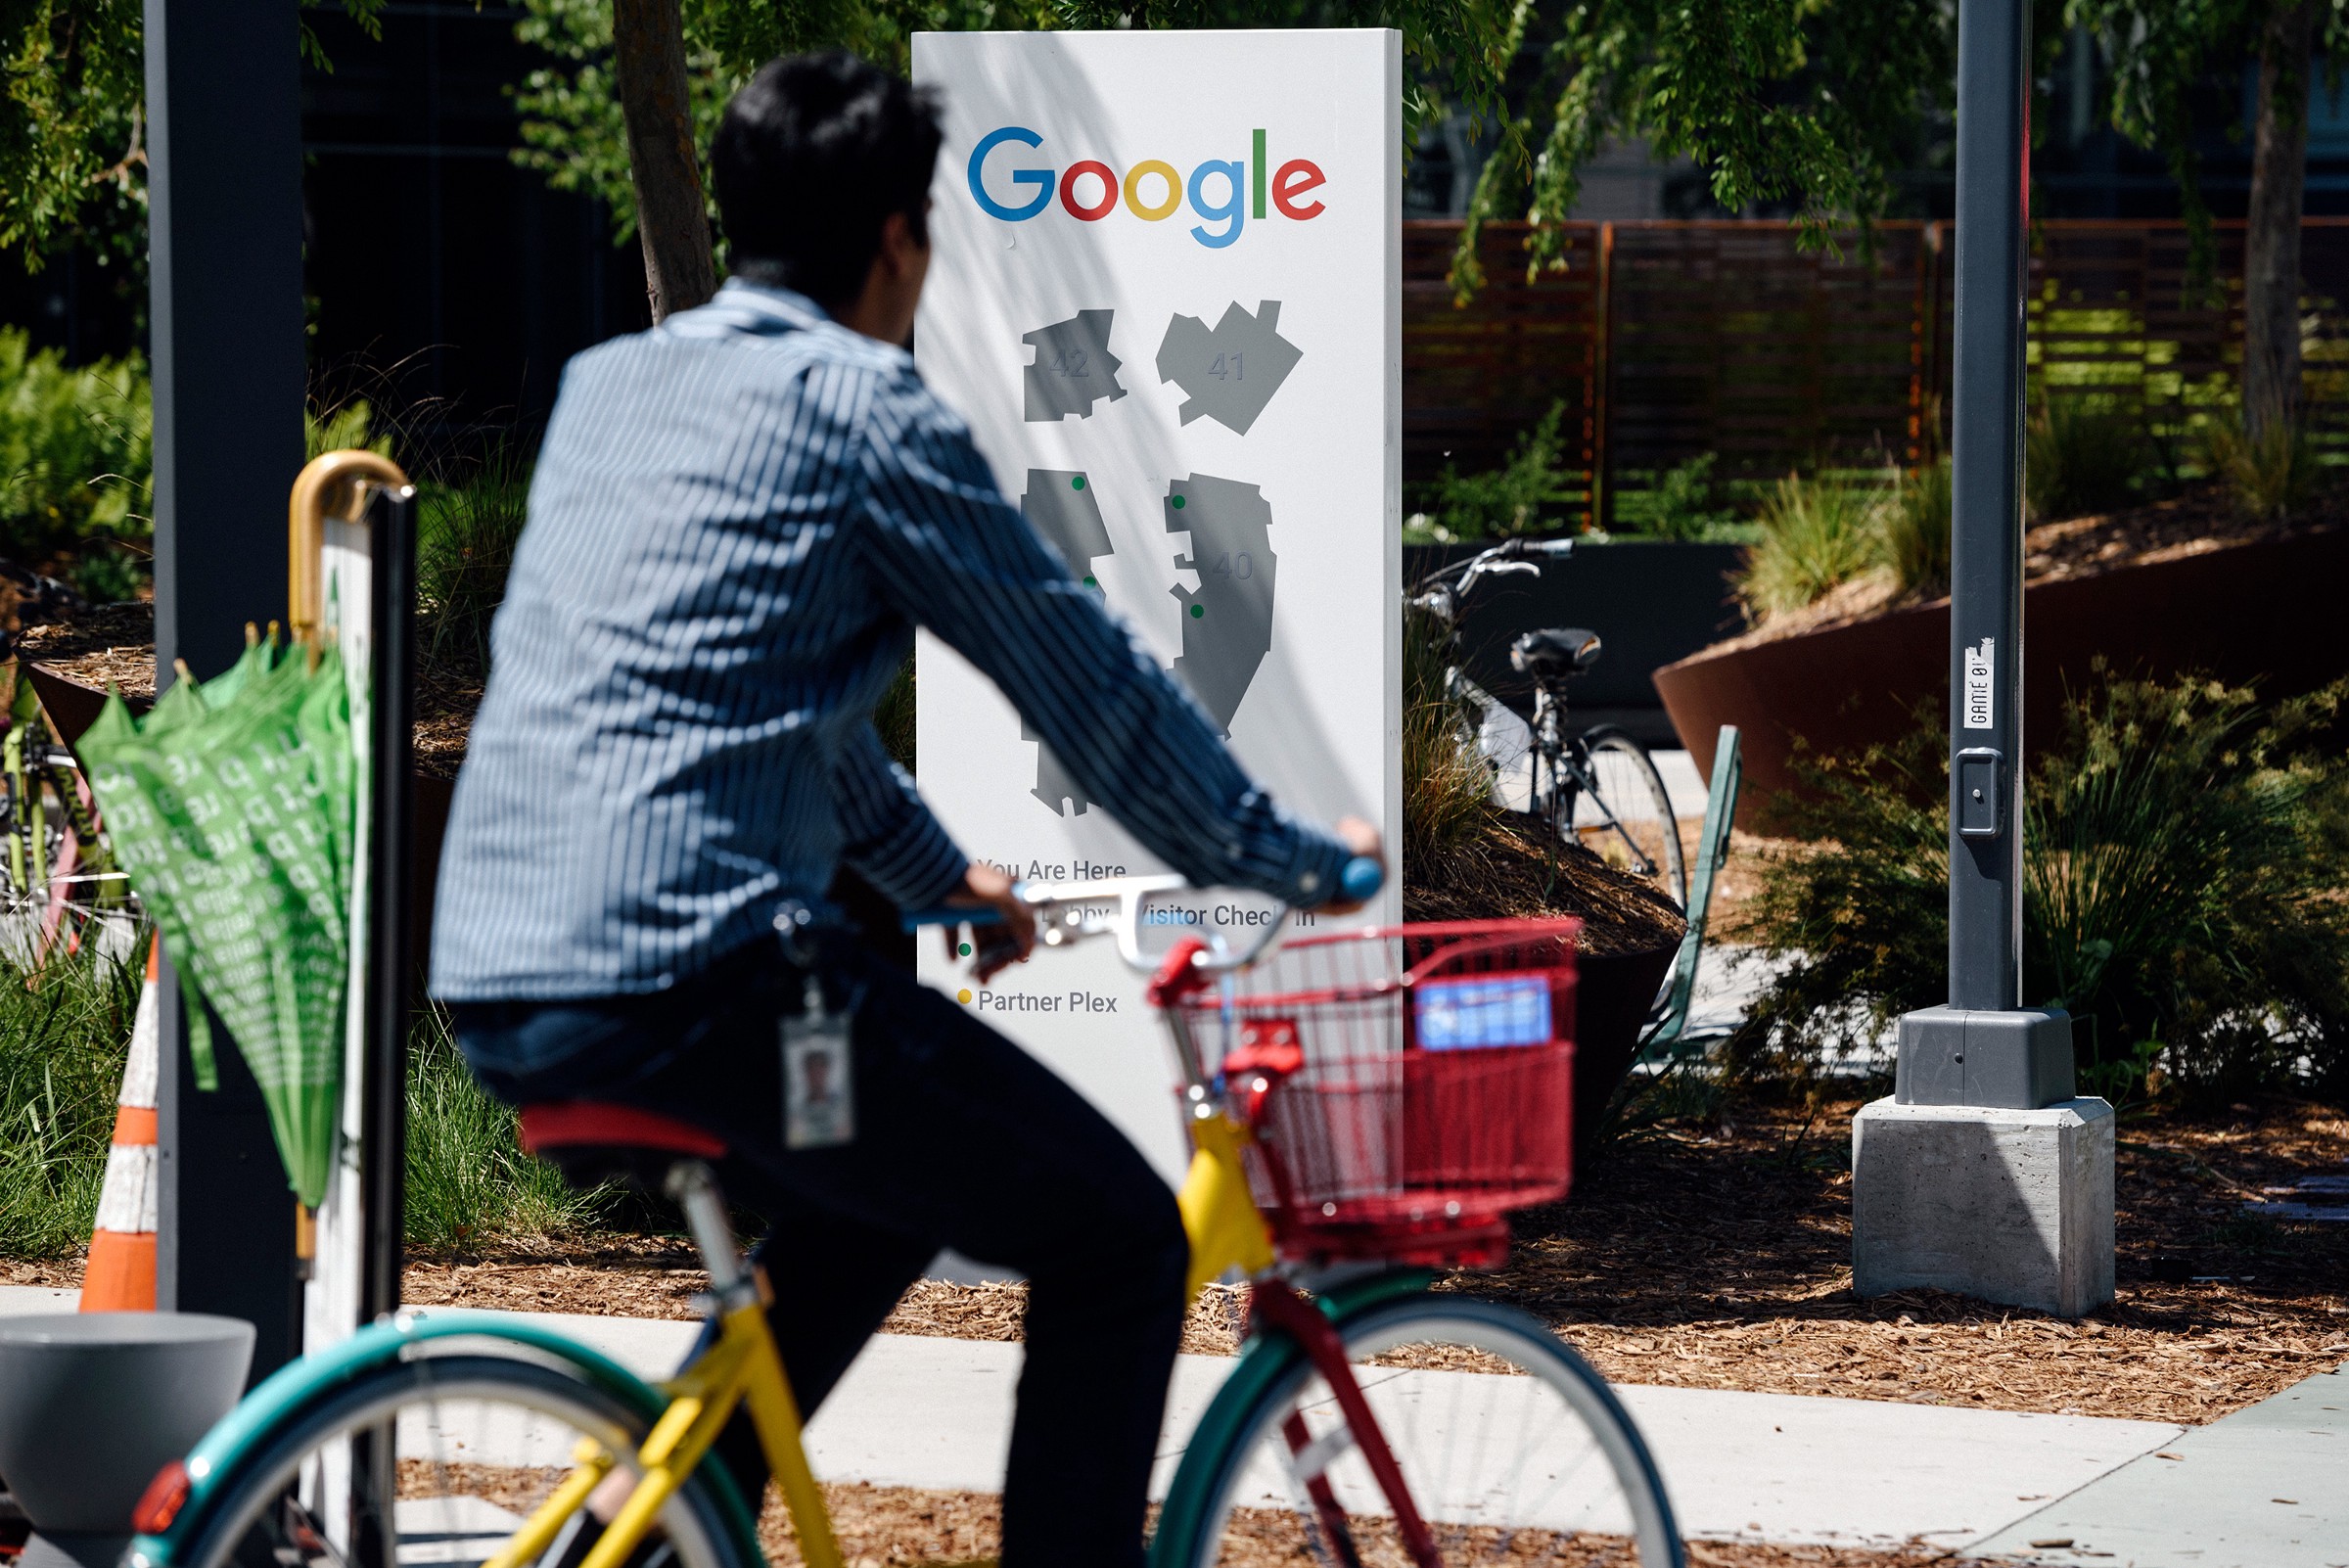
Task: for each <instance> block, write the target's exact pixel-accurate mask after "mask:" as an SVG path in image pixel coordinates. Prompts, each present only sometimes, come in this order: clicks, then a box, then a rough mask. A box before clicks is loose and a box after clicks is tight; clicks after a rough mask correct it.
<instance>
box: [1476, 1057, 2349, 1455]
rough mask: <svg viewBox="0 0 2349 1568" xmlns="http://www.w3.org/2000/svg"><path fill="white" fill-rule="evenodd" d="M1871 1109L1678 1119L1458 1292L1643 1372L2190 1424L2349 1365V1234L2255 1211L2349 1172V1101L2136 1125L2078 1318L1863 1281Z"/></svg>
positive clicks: (1687, 1381) (1674, 1380)
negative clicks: (1858, 1118)
mask: <svg viewBox="0 0 2349 1568" xmlns="http://www.w3.org/2000/svg"><path fill="white" fill-rule="evenodd" d="M1859 1104H1860V1102H1859V1100H1857V1099H1856V1098H1855V1099H1851V1100H1842V1101H1828V1102H1822V1103H1819V1104H1818V1105H1817V1106H1816V1107H1815V1108H1805V1107H1770V1108H1750V1107H1749V1108H1746V1109H1744V1110H1741V1111H1739V1112H1737V1113H1734V1114H1733V1115H1732V1116H1731V1117H1730V1119H1729V1120H1728V1121H1727V1122H1722V1121H1715V1122H1711V1123H1709V1124H1681V1125H1676V1126H1668V1127H1665V1128H1662V1129H1660V1130H1657V1131H1656V1132H1655V1133H1654V1134H1653V1135H1651V1136H1649V1137H1646V1138H1644V1139H1642V1140H1640V1141H1637V1142H1635V1143H1631V1144H1629V1145H1627V1146H1625V1147H1622V1148H1620V1149H1618V1150H1615V1151H1611V1155H1610V1157H1609V1158H1608V1159H1606V1160H1605V1161H1604V1162H1603V1163H1602V1164H1601V1166H1600V1167H1599V1169H1598V1171H1597V1173H1596V1174H1595V1175H1594V1176H1591V1177H1590V1178H1589V1180H1587V1181H1586V1182H1585V1183H1584V1184H1583V1185H1582V1187H1581V1188H1579V1189H1578V1190H1577V1192H1576V1193H1575V1195H1574V1197H1573V1199H1572V1200H1571V1201H1570V1202H1568V1203H1566V1204H1564V1205H1561V1206H1559V1207H1558V1208H1556V1209H1553V1210H1550V1211H1546V1212H1543V1213H1540V1214H1536V1215H1531V1216H1527V1217H1525V1219H1524V1220H1523V1221H1521V1222H1520V1226H1519V1241H1518V1245H1517V1248H1516V1253H1515V1256H1514V1257H1513V1259H1512V1260H1511V1263H1510V1266H1509V1268H1507V1269H1505V1270H1503V1271H1502V1272H1500V1273H1497V1274H1492V1275H1484V1276H1463V1277H1460V1278H1458V1279H1456V1280H1454V1281H1452V1282H1451V1286H1450V1288H1452V1289H1458V1290H1464V1291H1467V1292H1470V1293H1472V1294H1475V1295H1478V1296H1483V1297H1487V1298H1491V1299H1495V1300H1500V1301H1507V1302H1512V1303H1514V1304H1516V1305H1518V1306H1521V1307H1524V1308H1526V1309H1528V1310H1529V1311H1532V1312H1534V1313H1535V1314H1538V1315H1540V1316H1543V1317H1544V1318H1546V1319H1548V1320H1549V1321H1550V1322H1551V1323H1553V1324H1555V1325H1556V1326H1557V1327H1558V1329H1559V1331H1560V1332H1561V1333H1562V1334H1563V1335H1564V1337H1565V1338H1567V1339H1568V1340H1569V1341H1571V1342H1572V1343H1573V1344H1574V1345H1576V1347H1577V1348H1579V1349H1581V1350H1582V1351H1583V1352H1584V1353H1585V1354H1586V1355H1588V1356H1589V1358H1590V1360H1592V1362H1593V1363H1594V1364H1595V1365H1596V1366H1597V1367H1598V1368H1599V1370H1600V1371H1602V1372H1604V1373H1605V1374H1606V1375H1607V1376H1608V1377H1610V1378H1614V1379H1618V1380H1621V1381H1624V1382H1630V1383H1654V1384H1669V1385H1678V1386H1681V1387H1693V1388H1735V1389H1746V1390H1755V1391H1763V1392H1770V1393H1782V1394H1835V1395H1842V1396H1846V1397H1860V1398H1867V1399H1878V1400H1894V1401H1905V1402H1911V1403H1921V1404H1951V1405H1967V1406H1975V1407H1985V1408H1996V1409H2009V1410H2034V1411H2042V1412H2055V1413H2063V1414H2082V1415H2108V1416H2130V1417H2137V1418H2142V1419H2151V1420H2174V1421H2179V1422H2183V1423H2189V1424H2191V1423H2199V1422H2204V1421H2210V1420H2215V1419H2217V1418H2218V1417H2219V1416H2222V1415H2225V1414H2228V1413H2230V1412H2231V1411H2234V1410H2236V1409H2240V1408H2242V1407H2245V1406H2247V1405H2251V1404H2254V1403H2256V1402H2258V1401H2259V1400H2262V1399H2265V1398H2267V1397H2268V1396H2270V1395H2272V1394H2275V1393H2277V1392H2279V1391H2280V1390H2281V1389H2284V1388H2286V1387H2288V1386H2290V1385H2291V1384H2293V1383H2295V1382H2298V1381H2299V1380H2300V1379H2302V1378H2304V1377H2307V1376H2309V1375H2311V1374H2312V1373H2315V1372H2319V1371H2324V1370H2327V1369H2329V1368H2330V1367H2332V1366H2334V1365H2336V1364H2338V1363H2340V1362H2341V1361H2342V1360H2345V1359H2349V1224H2337V1223H2286V1222H2276V1221H2272V1220H2268V1219H2264V1218H2261V1217H2259V1216H2258V1215H2256V1214H2255V1213H2247V1212H2246V1211H2245V1207H2244V1205H2245V1202H2246V1200H2249V1199H2256V1198H2258V1197H2259V1196H2260V1192H2259V1189H2260V1188H2261V1187H2263V1186H2267V1185H2277V1184H2285V1179H2286V1178H2287V1177H2290V1176H2298V1175H2301V1174H2304V1173H2307V1172H2311V1171H2318V1170H2331V1171H2342V1170H2345V1169H2349V1167H2345V1166H2344V1164H2343V1161H2344V1159H2345V1158H2349V1114H2345V1113H2344V1112H2342V1111H2341V1110H2340V1109H2338V1108H2333V1107H2326V1106H2322V1105H2315V1104H2310V1103H2307V1102H2295V1101H2287V1100H2271V1101H2261V1102H2259V1103H2257V1104H2251V1105H2244V1106H2240V1107H2237V1108H2235V1109H2234V1110H2232V1111H2229V1112H2227V1113H2225V1114H2224V1116H2223V1117H2221V1118H2220V1119H2217V1120H2208V1121H2194V1120H2189V1119H2188V1118H2186V1117H2184V1116H2182V1115H2179V1114H2176V1113H2172V1112H2166V1111H2164V1112H2156V1113H2152V1114H2145V1115H2138V1116H2132V1117H2130V1118H2128V1119H2126V1120H2124V1122H2123V1123H2122V1130H2121V1139H2120V1149H2119V1157H2118V1162H2117V1173H2116V1179H2117V1195H2118V1201H2119V1215H2118V1224H2117V1241H2118V1250H2119V1262H2118V1276H2119V1278H2118V1285H2119V1290H2118V1299H2117V1300H2116V1301H2115V1302H2114V1303H2113V1304H2112V1305H2111V1306H2109V1307H2107V1308H2104V1309H2102V1310H2101V1311H2099V1312H2097V1313H2096V1314H2092V1315H2090V1316H2089V1317H2087V1318H2084V1319H2081V1320H2079V1321H2077V1322H2070V1321H2066V1320H2063V1319H2060V1318H2055V1317H2050V1316H2047V1315H2045V1314H2037V1313H2030V1312H2021V1311H2008V1310H2005V1309H2001V1308H1996V1307H1990V1306H1986V1305H1984V1304H1983V1303H1980V1302H1976V1301H1970V1300H1967V1299H1965V1298H1962V1297H1957V1296H1950V1295H1945V1294H1942V1293H1939V1292H1932V1291H1914V1292H1902V1293H1899V1294H1897V1295H1892V1296H1884V1297H1879V1298H1877V1299H1875V1300H1872V1301H1861V1300H1859V1299H1858V1298H1856V1297H1855V1296H1854V1295H1853V1294H1852V1288H1851V1204H1850V1186H1851V1173H1850V1166H1849V1157H1850V1143H1849V1138H1850V1125H1851V1116H1852V1114H1853V1112H1854V1111H1856V1110H1857V1109H1858V1108H1859Z"/></svg>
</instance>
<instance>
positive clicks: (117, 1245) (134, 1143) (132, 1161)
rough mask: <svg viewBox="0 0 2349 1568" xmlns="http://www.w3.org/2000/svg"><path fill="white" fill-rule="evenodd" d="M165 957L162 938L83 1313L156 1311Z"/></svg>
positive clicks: (86, 1277)
mask: <svg viewBox="0 0 2349 1568" xmlns="http://www.w3.org/2000/svg"><path fill="white" fill-rule="evenodd" d="M160 969H161V939H160V938H158V939H157V940H156V941H155V942H154V943H151V944H149V945H148V948H147V984H146V985H144V986H142V987H141V988H140V989H139V1012H138V1017H137V1019H136V1020H135V1021H134V1022H133V1023H132V1024H131V1026H130V1061H129V1062H128V1064H126V1065H125V1066H124V1067H123V1069H122V1092H121V1094H120V1096H118V1097H117V1098H116V1099H115V1139H114V1146H113V1147H112V1148H110V1149H109V1150H108V1151H107V1155H106V1186H105V1187H104V1188H103V1189H102V1190H101V1191H100V1193H99V1195H98V1228H97V1231H96V1233H95V1234H93V1235H92V1236H91V1237H90V1261H89V1266H88V1267H87V1268H84V1269H83V1270H82V1275H81V1310H82V1311H83V1312H85V1313H151V1312H153V1311H155V1209H156V1188H155V1178H156V1171H155V1158H156V1149H155V1080H156V1073H157V1069H158V1067H159V1065H160V1060H159V1059H160V1057H161V1050H160V1049H159V1040H158V1035H159V1032H160V1029H161V1024H160V1021H159V1019H158V1017H157V1012H158V1008H159V1006H160V1005H161V1004H160V1003H159V1002H158V1001H157V999H156V989H155V983H156V979H157V975H158V972H159V971H160Z"/></svg>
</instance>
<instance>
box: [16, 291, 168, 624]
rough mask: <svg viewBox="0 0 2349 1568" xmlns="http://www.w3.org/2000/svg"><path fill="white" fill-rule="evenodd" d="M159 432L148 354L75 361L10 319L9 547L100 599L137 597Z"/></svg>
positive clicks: (144, 572)
mask: <svg viewBox="0 0 2349 1568" xmlns="http://www.w3.org/2000/svg"><path fill="white" fill-rule="evenodd" d="M154 434H155V416H154V410H153V406H152V404H151V401H150V392H149V389H148V382H147V367H146V364H145V362H144V361H142V360H140V359H138V358H137V357H135V356H134V357H132V358H129V359H121V360H99V361H97V362H96V363H94V364H89V365H84V366H82V367H80V368H79V369H68V368H67V367H66V364H65V361H64V358H63V357H62V356H61V355H60V354H59V353H58V352H57V351H56V350H55V349H43V350H41V351H40V352H38V353H35V352H33V351H32V346H31V340H30V339H29V338H28V337H27V336H26V335H25V334H24V333H23V332H20V331H17V330H15V329H13V328H0V555H5V556H7V557H8V558H10V559H12V560H15V561H17V562H20V563H22V564H23V565H24V566H28V567H31V568H33V569H34V570H36V571H40V572H46V573H49V574H51V575H53V576H62V577H64V578H66V579H67V580H68V581H69V582H70V583H71V584H72V585H73V586H74V588H75V589H77V590H78V591H80V592H81V593H83V594H84V595H86V596H87V597H89V598H92V599H98V600H117V599H127V598H129V597H131V596H132V595H133V594H134V593H135V592H136V590H137V585H138V583H139V582H140V581H141V580H142V579H143V578H144V577H145V576H146V575H147V572H148V565H147V563H148V557H149V554H150V546H149V541H150V540H151V539H152V538H153V536H154V524H153V521H152V520H151V519H150V518H149V516H148V507H149V505H150V504H151V500H152V497H153V494H154V488H155V483H154V459H153V442H154Z"/></svg>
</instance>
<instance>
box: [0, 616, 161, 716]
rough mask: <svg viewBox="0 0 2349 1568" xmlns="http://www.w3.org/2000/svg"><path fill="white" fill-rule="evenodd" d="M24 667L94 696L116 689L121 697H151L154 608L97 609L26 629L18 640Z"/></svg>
mask: <svg viewBox="0 0 2349 1568" xmlns="http://www.w3.org/2000/svg"><path fill="white" fill-rule="evenodd" d="M18 646H19V647H20V648H21V649H22V650H23V657H24V659H25V660H26V661H28V662H30V663H35V664H41V665H46V666H48V667H49V669H51V670H53V671H54V672H55V673H57V674H60V675H63V676H65V677H66V678H67V679H69V680H77V681H79V682H81V683H82V684H83V685H85V686H88V687H91V688H93V689H94V690H97V691H105V690H106V689H107V688H108V687H109V686H110V685H111V686H119V687H120V688H121V689H122V694H123V695H124V696H125V697H152V696H154V695H155V606H154V605H152V604H146V603H136V602H134V603H130V604H108V605H97V606H94V607H92V608H90V609H87V610H83V611H79V612H77V613H76V614H75V615H74V616H73V619H72V620H70V621H60V622H52V623H47V624H44V625H38V626H27V627H25V628H24V632H23V636H22V637H20V638H19V639H18Z"/></svg>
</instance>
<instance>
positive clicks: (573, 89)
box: [511, 0, 1053, 242]
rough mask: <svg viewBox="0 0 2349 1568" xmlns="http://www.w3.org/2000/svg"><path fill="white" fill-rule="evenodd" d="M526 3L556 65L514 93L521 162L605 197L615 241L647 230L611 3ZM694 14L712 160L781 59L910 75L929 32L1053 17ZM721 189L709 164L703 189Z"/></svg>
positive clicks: (696, 97) (1033, 12)
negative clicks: (725, 129)
mask: <svg viewBox="0 0 2349 1568" xmlns="http://www.w3.org/2000/svg"><path fill="white" fill-rule="evenodd" d="M523 9H524V11H525V13H526V14H525V16H524V17H523V20H522V21H520V22H519V23H515V34H516V36H517V37H519V38H521V39H522V41H523V42H525V43H528V44H533V45H535V46H537V47H538V48H539V49H541V50H544V51H545V52H546V54H547V55H548V56H550V57H551V61H552V63H551V64H549V65H546V66H542V67H540V68H539V69H535V70H532V71H531V72H530V75H529V76H528V77H526V78H525V79H524V80H523V82H522V83H521V84H520V85H519V86H517V87H515V88H513V89H511V91H512V93H513V97H514V105H515V108H516V109H517V110H519V111H520V112H521V115H522V141H523V145H522V147H521V148H519V149H517V150H516V152H515V153H514V161H516V162H517V163H519V164H521V165H522V166H523V167H525V168H533V169H536V170H538V171H539V172H540V173H542V174H544V175H545V176H546V182H547V183H548V184H549V185H551V186H553V187H554V188H555V189H556V190H559V191H577V192H580V193H582V194H584V195H588V196H592V197H594V198H596V199H597V200H598V201H600V202H602V203H603V204H604V205H605V207H606V208H609V209H610V210H611V213H612V219H613V230H614V238H615V239H617V240H620V241H623V242H624V241H625V240H627V239H629V238H630V237H631V236H633V235H634V234H635V232H636V190H635V187H634V185H633V184H631V183H630V181H629V177H628V138H627V128H626V126H625V125H624V124H623V123H622V119H621V110H620V92H619V88H618V86H617V85H616V84H615V82H614V80H613V73H612V5H611V0H523ZM684 20H685V49H686V57H685V69H686V86H687V90H688V92H689V94H690V96H691V101H692V111H693V140H694V145H695V146H696V147H699V148H701V149H702V150H703V153H704V156H705V157H707V154H708V150H709V147H710V142H711V138H712V137H713V136H714V135H715V134H716V132H717V122H718V120H719V118H720V117H722V116H723V115H724V114H725V110H726V103H727V101H728V100H729V99H731V98H732V97H733V96H734V94H735V92H736V91H737V90H738V89H739V88H741V86H742V85H743V83H745V82H747V81H749V80H750V78H751V74H752V72H754V71H756V70H757V69H759V68H760V66H763V65H765V64H766V63H767V62H768V61H769V60H772V59H774V58H775V57H776V56H777V55H784V54H791V53H794V52H797V51H800V50H806V49H821V48H827V47H830V46H833V45H836V44H837V45H842V46H845V47H847V48H850V49H852V50H854V51H855V52H856V53H858V54H860V55H862V56H864V57H865V58H866V59H867V60H872V61H876V62H878V63H880V64H882V65H885V66H889V67H892V68H893V69H896V70H898V71H899V72H900V73H902V72H904V71H906V70H908V69H910V68H911V65H912V39H913V34H914V33H915V32H917V31H924V30H931V29H944V30H962V29H970V28H1006V29H1013V30H1023V29H1027V28H1031V27H1036V26H1040V25H1044V24H1047V23H1049V22H1050V21H1052V20H1053V13H1051V12H1050V11H1049V10H1047V9H1046V8H1045V6H1044V5H1043V4H1041V3H1040V0H1024V3H1023V0H775V3H772V4H768V3H753V0H685V6H684ZM713 188H714V187H713V185H712V182H711V180H710V177H709V170H708V169H707V167H705V168H704V170H703V177H702V189H703V190H704V191H705V192H707V191H711V190H712V189H713ZM711 216H712V218H713V220H714V219H715V217H716V208H715V206H714V205H713V206H712V208H711Z"/></svg>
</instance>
